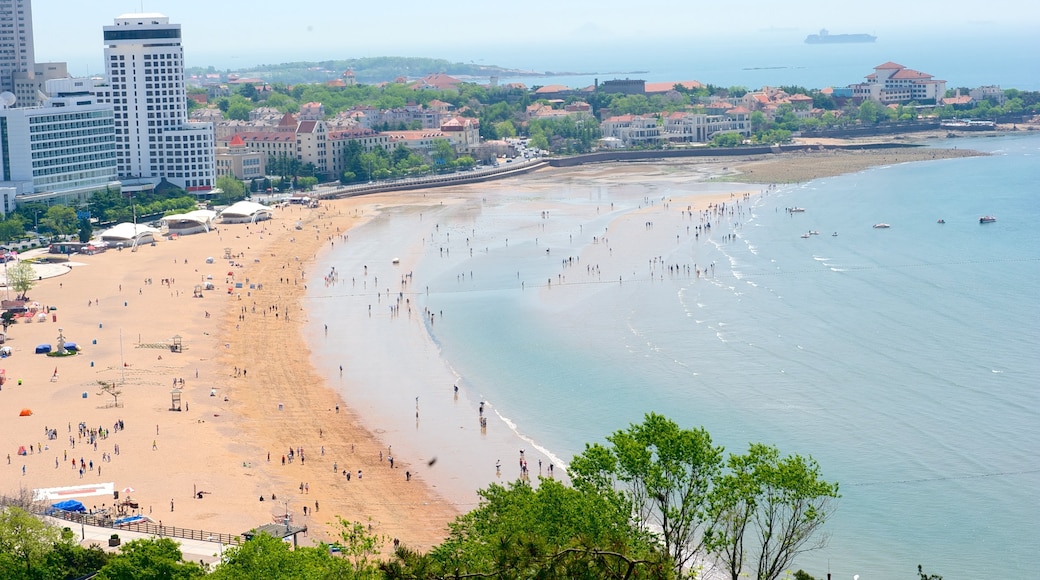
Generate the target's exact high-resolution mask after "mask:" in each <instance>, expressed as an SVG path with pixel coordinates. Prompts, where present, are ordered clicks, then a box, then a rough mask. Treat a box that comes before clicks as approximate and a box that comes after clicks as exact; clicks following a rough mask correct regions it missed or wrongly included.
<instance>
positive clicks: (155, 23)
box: [102, 14, 216, 191]
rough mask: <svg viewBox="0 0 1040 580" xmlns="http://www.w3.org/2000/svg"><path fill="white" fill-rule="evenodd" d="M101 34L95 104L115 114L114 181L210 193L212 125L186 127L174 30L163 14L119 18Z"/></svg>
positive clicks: (213, 176)
mask: <svg viewBox="0 0 1040 580" xmlns="http://www.w3.org/2000/svg"><path fill="white" fill-rule="evenodd" d="M104 33H105V66H106V67H107V69H108V84H109V90H108V91H106V92H105V93H104V95H103V96H102V100H104V101H106V102H109V103H111V104H112V106H113V108H114V109H115V123H116V165H117V170H118V172H119V175H120V176H125V177H135V178H142V179H155V180H157V179H159V178H165V179H167V180H168V181H169V182H170V183H173V184H174V185H176V186H178V187H181V188H183V189H186V190H188V191H205V190H209V189H211V188H212V187H213V183H214V181H215V180H216V168H215V163H214V142H213V141H214V138H213V124H212V123H189V122H188V108H187V107H188V105H187V91H186V89H185V86H184V49H183V48H182V47H181V26H180V25H179V24H170V19H169V18H168V17H166V16H163V15H162V14H124V15H122V16H120V17H118V18H116V19H115V24H114V25H112V26H106V27H105V29H104Z"/></svg>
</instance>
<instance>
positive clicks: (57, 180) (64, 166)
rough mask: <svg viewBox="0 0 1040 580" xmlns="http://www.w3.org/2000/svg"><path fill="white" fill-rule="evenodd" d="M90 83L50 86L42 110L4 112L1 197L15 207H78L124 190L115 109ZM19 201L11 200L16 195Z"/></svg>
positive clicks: (1, 123)
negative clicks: (112, 190)
mask: <svg viewBox="0 0 1040 580" xmlns="http://www.w3.org/2000/svg"><path fill="white" fill-rule="evenodd" d="M92 87H93V83H92V82H91V81H90V79H61V80H51V81H48V83H47V86H46V88H47V91H48V93H49V94H50V95H51V96H50V97H49V98H48V99H46V100H45V101H44V103H43V105H40V106H37V107H21V108H0V190H2V191H0V194H2V195H3V200H2V203H3V208H2V209H3V211H4V212H5V213H6V212H7V211H9V210H10V209H12V208H13V206H12V205H11V203H18V204H21V203H25V202H29V201H40V202H44V203H47V204H52V203H63V204H66V205H77V204H79V203H82V202H85V201H86V200H87V199H88V198H89V197H90V196H91V194H93V193H94V192H96V191H99V190H103V189H105V188H107V187H111V188H119V187H120V184H119V182H118V181H117V172H116V154H115V152H116V139H115V122H114V116H113V112H112V106H111V105H108V104H103V103H99V102H98V101H97V99H96V98H95V97H94V96H93V95H92V94H91V90H92ZM12 194H13V195H14V197H11V195H12Z"/></svg>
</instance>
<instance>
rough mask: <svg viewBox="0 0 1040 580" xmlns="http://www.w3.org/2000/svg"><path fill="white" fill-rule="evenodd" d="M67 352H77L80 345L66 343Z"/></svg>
mask: <svg viewBox="0 0 1040 580" xmlns="http://www.w3.org/2000/svg"><path fill="white" fill-rule="evenodd" d="M65 350H68V351H72V352H76V351H78V350H79V345H78V344H76V343H74V342H66V343H65Z"/></svg>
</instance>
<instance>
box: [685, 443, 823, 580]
mask: <svg viewBox="0 0 1040 580" xmlns="http://www.w3.org/2000/svg"><path fill="white" fill-rule="evenodd" d="M727 466H728V468H729V470H728V473H726V474H725V475H723V476H722V477H721V478H720V479H719V480H718V482H717V484H716V485H715V486H714V488H713V491H712V497H711V505H710V509H709V510H708V513H709V514H710V518H711V520H712V521H714V522H715V525H714V526H713V528H712V529H711V530H709V531H708V534H707V538H706V544H707V545H708V547H709V549H710V550H711V551H712V552H713V553H715V554H716V555H717V557H718V559H719V561H720V562H721V563H722V564H723V565H724V566H725V568H726V570H727V571H728V572H729V574H730V578H732V579H733V580H738V579H739V578H742V577H743V576H744V572H743V570H744V565H745V563H747V562H748V560H750V562H751V567H752V568H753V570H754V576H753V577H754V578H756V579H757V580H776V578H779V577H780V575H781V574H783V573H784V571H785V570H786V569H787V568H788V566H789V565H790V564H791V562H792V561H793V560H794V558H795V556H797V555H798V554H801V553H803V552H806V551H809V550H814V549H818V548H821V547H823V546H824V545H825V544H826V538H825V537H823V536H817V534H816V532H818V531H819V529H820V527H822V526H823V524H824V522H826V521H827V518H828V517H829V516H830V515H831V512H832V507H833V502H834V500H835V499H837V498H838V497H840V496H839V494H838V484H837V483H829V482H827V481H824V480H823V478H822V476H821V474H820V467H819V465H818V464H817V463H816V461H814V460H813V459H812V458H811V457H809V458H806V457H802V456H800V455H789V456H787V457H781V456H780V452H779V451H778V450H777V448H776V447H773V446H769V445H763V444H761V443H754V444H752V445H751V446H750V448H749V449H748V452H747V453H746V454H744V455H731V456H730V457H729V460H728V462H727ZM814 536H816V538H815V540H814Z"/></svg>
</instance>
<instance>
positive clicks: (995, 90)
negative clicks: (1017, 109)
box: [968, 85, 1007, 106]
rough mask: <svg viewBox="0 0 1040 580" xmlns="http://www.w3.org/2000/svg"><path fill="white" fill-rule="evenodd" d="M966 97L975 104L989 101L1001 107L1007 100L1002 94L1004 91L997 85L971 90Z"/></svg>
mask: <svg viewBox="0 0 1040 580" xmlns="http://www.w3.org/2000/svg"><path fill="white" fill-rule="evenodd" d="M968 96H970V97H971V98H972V100H973V101H975V102H976V103H977V102H979V101H985V100H989V101H990V102H993V103H996V104H997V105H998V106H999V105H1003V104H1004V101H1006V100H1007V96H1006V95H1005V94H1004V89H1001V88H1000V86H998V85H987V86H984V87H978V88H976V89H971V90H969V91H968Z"/></svg>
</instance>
